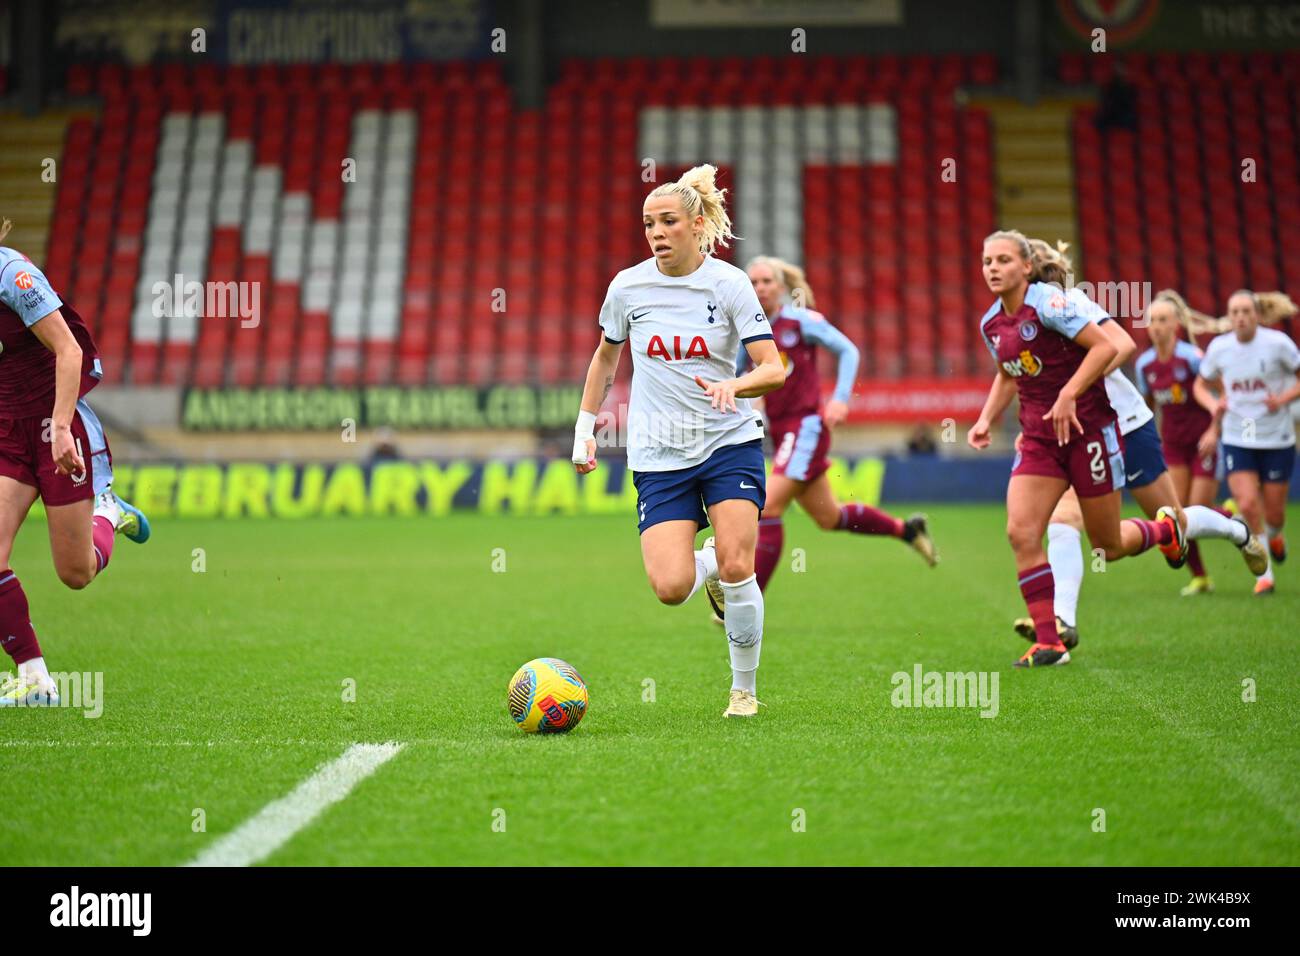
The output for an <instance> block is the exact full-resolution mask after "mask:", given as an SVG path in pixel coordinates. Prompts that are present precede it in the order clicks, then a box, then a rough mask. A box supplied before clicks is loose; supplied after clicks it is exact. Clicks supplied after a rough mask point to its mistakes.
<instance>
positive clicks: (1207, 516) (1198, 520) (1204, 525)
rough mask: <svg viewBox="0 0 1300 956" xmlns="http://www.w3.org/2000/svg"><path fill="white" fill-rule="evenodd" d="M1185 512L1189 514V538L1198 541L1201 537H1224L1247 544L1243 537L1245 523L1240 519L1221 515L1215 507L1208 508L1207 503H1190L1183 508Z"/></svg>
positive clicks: (1187, 531)
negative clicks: (1235, 519) (1236, 519)
mask: <svg viewBox="0 0 1300 956" xmlns="http://www.w3.org/2000/svg"><path fill="white" fill-rule="evenodd" d="M1183 514H1185V515H1187V530H1186V532H1185V533H1186V535H1187V540H1189V541H1196V540H1198V539H1200V538H1224V539H1226V540H1228V541H1231V542H1232V543H1233V544H1236V545H1242V544H1245V543H1246V542H1245V540H1244V539H1243V538H1242V528H1243V527H1244V525H1242V523H1241V522H1240V521H1233V520H1232V519H1231V518H1229V517H1227V516H1226V515H1221V514H1219V512H1217V511H1215V510H1214V509H1213V508H1207V507H1205V505H1188V506H1187V507H1186V508H1184V509H1183Z"/></svg>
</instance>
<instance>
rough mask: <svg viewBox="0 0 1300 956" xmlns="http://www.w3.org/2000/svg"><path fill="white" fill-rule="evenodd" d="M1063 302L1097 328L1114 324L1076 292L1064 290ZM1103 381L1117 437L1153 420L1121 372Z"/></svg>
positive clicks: (1140, 394) (1086, 297) (1116, 370)
mask: <svg viewBox="0 0 1300 956" xmlns="http://www.w3.org/2000/svg"><path fill="white" fill-rule="evenodd" d="M1065 299H1066V302H1068V303H1072V304H1074V305H1075V306H1076V307H1077V308H1078V310H1079V314H1080V315H1084V316H1087V317H1088V318H1089V319H1091V320H1092V321H1093V322H1096V323H1097V324H1098V325H1100V324H1101V323H1102V322H1106V321H1111V322H1113V321H1115V320H1114V319H1113V318H1111V316H1110V313H1108V312H1107V311H1106V310H1105V309H1103V308H1102V307H1101V306H1099V305H1098V304H1097V303H1096V302H1093V301H1092V299H1090V298H1088V296H1087V295H1086V294H1085V293H1084V292H1083V291H1082V290H1080V289H1074V288H1070V289H1066V290H1065ZM1104 381H1105V383H1106V397H1107V398H1108V399H1110V407H1111V408H1113V409H1115V417H1116V418H1118V419H1119V433H1120V434H1121V435H1128V434H1130V433H1131V432H1135V431H1137V430H1138V429H1139V428H1141V427H1142V426H1143V425H1145V424H1146V423H1147V422H1149V421H1151V419H1153V418H1155V412H1153V411H1151V408H1150V406H1148V405H1147V403H1146V399H1144V398H1143V397H1142V393H1141V392H1139V391H1138V390H1137V386H1136V385H1134V384H1133V383H1132V382H1130V381H1129V379H1128V376H1127V375H1125V374H1124V373H1123V372H1122V371H1120V370H1119V369H1115V371H1113V372H1111V373H1110V374H1109V375H1107V376H1106V378H1105V380H1104Z"/></svg>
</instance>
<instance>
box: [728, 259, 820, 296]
mask: <svg viewBox="0 0 1300 956" xmlns="http://www.w3.org/2000/svg"><path fill="white" fill-rule="evenodd" d="M754 266H764V267H766V268H768V269H771V270H772V275H773V276H775V277H776V279H777V281H779V282H780V283H781V284H782V285H783V286H785V290H786V292H788V293H789V294H790V297H791V298H792V299H793V300H794V302H795V304H797V305H801V306H803V307H804V308H805V309H811V308H813V307H814V306H815V305H816V303H817V300H816V298H815V297H814V296H813V290H812V286H811V285H809V284H808V276H807V275H806V274H805V273H804V271H803V269H801V268H799V266H797V265H795V264H794V263H793V262H786V261H785V260H784V259H778V258H777V257H776V256H755V257H754V258H753V259H750V260H749V264H748V265H747V266H745V271H746V272H748V271H749V270H750V269H752V268H754Z"/></svg>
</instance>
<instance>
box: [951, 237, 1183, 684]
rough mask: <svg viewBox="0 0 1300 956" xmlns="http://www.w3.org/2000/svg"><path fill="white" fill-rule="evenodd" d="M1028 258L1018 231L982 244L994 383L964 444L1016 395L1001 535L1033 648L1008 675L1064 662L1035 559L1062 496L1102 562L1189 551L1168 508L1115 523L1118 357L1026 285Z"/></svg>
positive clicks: (1090, 327) (984, 437)
mask: <svg viewBox="0 0 1300 956" xmlns="http://www.w3.org/2000/svg"><path fill="white" fill-rule="evenodd" d="M1033 260H1034V257H1033V251H1032V249H1031V248H1030V245H1029V241H1028V239H1026V238H1025V236H1024V235H1023V234H1021V233H1019V232H1016V231H1014V230H1002V231H998V232H994V233H992V234H991V235H990V236H988V238H986V239H985V240H984V250H983V270H984V280H985V282H986V284H987V285H988V288H989V291H990V292H992V293H993V294H994V295H996V296H997V297H998V298H997V300H996V301H995V302H994V303H993V305H991V306H990V307H989V309H988V311H987V312H985V314H984V317H983V319H982V320H981V322H980V333H981V335H982V336H983V337H984V341H985V344H986V345H987V346H988V349H989V351H990V353H992V355H993V357H994V360H995V361H996V362H997V363H998V374H997V378H996V379H994V381H993V386H992V388H991V389H990V390H989V397H988V399H987V400H986V402H985V404H984V408H983V410H982V411H981V412H980V417H979V420H978V421H977V422H976V423H975V424H974V425H973V426H972V427H971V429H970V432H969V433H968V434H967V439H966V440H967V442H968V443H969V444H970V445H971V446H972V447H973V448H977V449H979V448H987V447H988V446H989V444H990V442H991V438H990V434H989V433H990V430H991V428H992V423H993V422H994V421H996V420H997V419H998V417H999V416H1001V414H1002V412H1003V411H1005V410H1006V408H1007V406H1008V405H1009V404H1011V400H1012V398H1014V397H1016V396H1017V395H1019V398H1020V429H1021V436H1022V437H1021V440H1020V448H1019V449H1018V451H1017V452H1016V457H1015V460H1014V462H1013V464H1012V469H1011V479H1010V481H1009V482H1008V483H1007V536H1008V538H1009V539H1010V541H1011V549H1012V552H1013V553H1014V554H1015V559H1016V571H1017V574H1018V577H1019V584H1020V592H1021V595H1022V596H1023V597H1024V600H1025V605H1026V607H1027V608H1028V610H1029V616H1030V618H1032V619H1033V622H1034V632H1035V641H1034V643H1033V644H1032V645H1031V646H1030V648H1029V650H1028V651H1026V652H1025V654H1024V655H1023V656H1022V657H1021V658H1020V660H1018V661H1017V662H1016V666H1017V667H1043V666H1050V665H1057V664H1066V663H1069V660H1070V652H1069V649H1068V648H1067V647H1066V646H1065V644H1064V643H1063V641H1062V638H1061V636H1060V634H1059V633H1058V631H1057V626H1056V616H1055V608H1054V601H1055V587H1054V579H1053V575H1052V567H1051V564H1050V563H1049V562H1048V560H1047V555H1046V553H1045V552H1044V550H1043V535H1044V534H1045V533H1046V531H1047V525H1048V523H1049V519H1050V518H1051V515H1052V512H1053V511H1054V510H1055V509H1056V506H1057V503H1058V502H1059V501H1060V499H1061V496H1062V495H1063V494H1064V493H1065V491H1066V489H1067V488H1069V487H1073V488H1074V490H1075V492H1076V493H1077V496H1078V499H1079V508H1080V511H1081V512H1082V520H1083V524H1084V527H1085V528H1087V530H1088V537H1089V539H1090V540H1091V542H1092V545H1093V547H1094V548H1101V549H1102V550H1103V552H1104V554H1105V556H1106V560H1108V561H1116V560H1119V559H1120V558H1123V557H1126V556H1129V555H1135V554H1141V553H1142V552H1143V551H1146V550H1148V549H1149V548H1152V547H1156V546H1161V545H1164V546H1169V545H1174V546H1175V547H1176V551H1175V552H1174V553H1175V554H1178V555H1185V553H1186V549H1187V545H1186V541H1185V540H1184V538H1183V530H1182V527H1181V525H1180V524H1179V522H1178V519H1177V516H1176V513H1175V511H1174V509H1173V508H1161V509H1160V512H1159V514H1158V516H1157V518H1156V520H1155V521H1148V520H1144V519H1140V518H1129V519H1125V520H1124V521H1121V520H1120V496H1119V489H1121V488H1122V487H1124V460H1123V457H1122V452H1121V449H1120V439H1119V434H1118V432H1117V429H1116V416H1115V410H1114V409H1113V408H1112V407H1111V405H1110V401H1109V399H1108V398H1107V395H1106V389H1105V387H1104V385H1103V384H1102V380H1103V378H1104V375H1105V372H1106V369H1107V368H1108V367H1109V366H1110V364H1111V363H1112V362H1113V361H1114V359H1115V357H1116V355H1117V354H1118V349H1116V347H1115V346H1114V345H1112V344H1111V342H1110V340H1109V338H1108V337H1107V335H1106V333H1105V332H1103V331H1102V329H1101V328H1100V327H1099V326H1098V325H1097V324H1096V323H1095V322H1093V321H1092V320H1091V319H1090V318H1089V317H1088V316H1086V315H1083V314H1080V309H1079V308H1078V307H1077V306H1076V305H1074V304H1072V303H1070V302H1069V301H1068V300H1067V298H1066V296H1065V294H1064V293H1063V292H1062V291H1061V290H1060V289H1057V288H1055V287H1054V286H1050V285H1047V284H1045V283H1042V282H1031V279H1030V277H1031V276H1032V275H1033V274H1034V272H1035V267H1034V261H1033ZM1166 556H1168V553H1167V554H1166Z"/></svg>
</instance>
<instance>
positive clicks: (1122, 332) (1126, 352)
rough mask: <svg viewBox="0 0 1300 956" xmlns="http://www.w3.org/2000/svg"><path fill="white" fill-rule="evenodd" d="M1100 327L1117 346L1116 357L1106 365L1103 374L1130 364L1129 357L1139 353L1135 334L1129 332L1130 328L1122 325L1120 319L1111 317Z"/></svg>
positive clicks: (1112, 343)
mask: <svg viewBox="0 0 1300 956" xmlns="http://www.w3.org/2000/svg"><path fill="white" fill-rule="evenodd" d="M1098 328H1100V329H1101V331H1102V333H1103V334H1104V335H1105V336H1106V340H1107V341H1108V342H1110V344H1111V345H1113V346H1115V357H1114V358H1113V359H1111V360H1110V364H1109V365H1107V366H1106V371H1104V372H1103V373H1102V374H1103V375H1109V374H1110V373H1111V372H1113V371H1115V369H1117V368H1123V367H1124V366H1125V365H1127V364H1128V361H1129V359H1131V358H1133V356H1135V355H1137V353H1138V347H1137V343H1136V342H1134V341H1133V336H1131V335H1129V334H1128V329H1126V328H1124V326H1122V325H1120V322H1119V319H1111V320H1110V321H1109V322H1103V323H1101V325H1100V326H1098Z"/></svg>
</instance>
